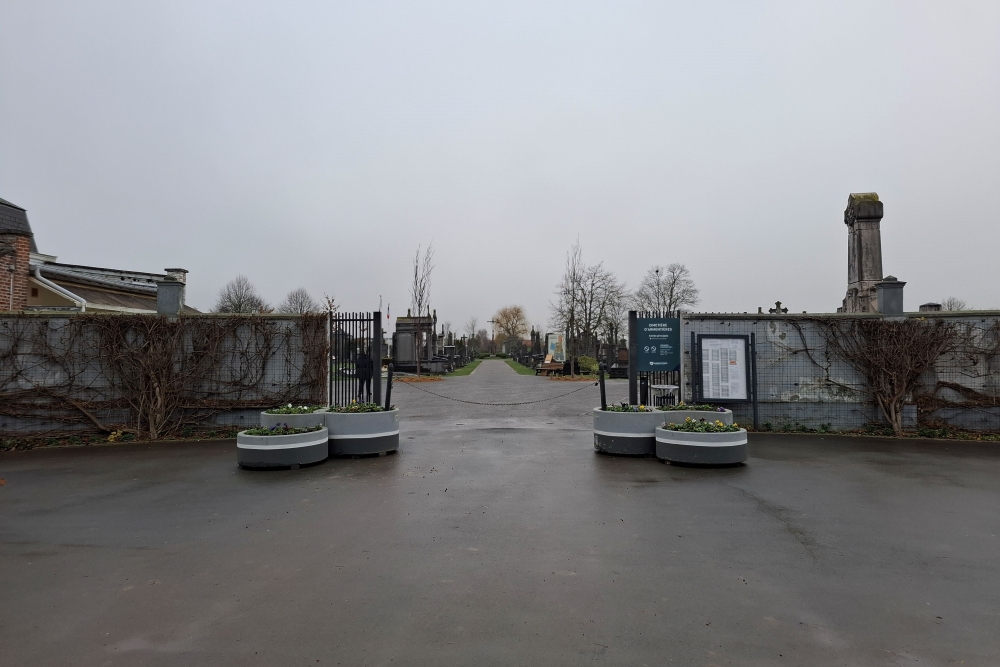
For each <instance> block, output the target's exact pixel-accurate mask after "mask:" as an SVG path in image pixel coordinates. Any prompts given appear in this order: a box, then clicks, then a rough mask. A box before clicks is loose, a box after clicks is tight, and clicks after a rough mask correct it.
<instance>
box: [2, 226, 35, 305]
mask: <svg viewBox="0 0 1000 667" xmlns="http://www.w3.org/2000/svg"><path fill="white" fill-rule="evenodd" d="M0 244H2V245H9V246H11V247H13V248H14V254H13V255H4V256H3V257H0V310H2V311H11V310H14V311H16V310H24V308H25V306H27V305H28V289H29V284H28V282H29V281H28V275H29V269H28V253H30V252H31V237H29V236H24V235H21V234H0ZM11 268H13V269H14V271H13V273H12V272H11V271H10V269H11ZM12 277H13V281H12V280H11V278H12Z"/></svg>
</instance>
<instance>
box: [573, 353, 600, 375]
mask: <svg viewBox="0 0 1000 667" xmlns="http://www.w3.org/2000/svg"><path fill="white" fill-rule="evenodd" d="M576 362H577V364H578V365H579V366H580V372H581V373H588V374H593V373H596V372H597V371H598V367H599V365H598V363H597V359H594V358H593V357H577V359H576Z"/></svg>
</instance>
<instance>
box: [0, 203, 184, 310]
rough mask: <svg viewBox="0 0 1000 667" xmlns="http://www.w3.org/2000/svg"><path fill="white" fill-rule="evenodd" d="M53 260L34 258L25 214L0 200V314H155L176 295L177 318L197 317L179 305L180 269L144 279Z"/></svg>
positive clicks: (181, 292)
mask: <svg viewBox="0 0 1000 667" xmlns="http://www.w3.org/2000/svg"><path fill="white" fill-rule="evenodd" d="M56 259H57V258H56V257H55V256H54V255H45V254H42V253H40V252H38V246H37V245H36V243H35V238H34V234H33V232H32V231H31V224H30V223H29V222H28V215H27V211H26V210H25V209H23V208H21V207H20V206H17V205H16V204H12V203H11V202H9V201H6V200H4V199H0V281H2V282H0V311H3V310H6V311H42V310H48V311H69V312H88V313H156V312H158V308H157V300H158V298H159V299H160V302H161V306H160V310H162V309H163V303H165V301H164V299H163V297H164V295H165V294H167V293H169V294H171V295H174V299H176V295H178V294H179V298H180V304H181V312H188V313H196V312H198V311H197V310H195V309H194V308H191V307H190V306H188V305H186V304H184V303H183V299H184V296H183V295H184V286H185V284H186V283H187V271H186V270H185V269H164V273H145V272H141V271H125V270H121V269H109V268H102V267H96V266H81V265H78V264H63V263H59V262H57V261H56ZM4 278H6V280H3V279H4ZM3 283H6V284H3ZM161 292H162V293H161ZM169 301H170V299H167V301H166V302H169Z"/></svg>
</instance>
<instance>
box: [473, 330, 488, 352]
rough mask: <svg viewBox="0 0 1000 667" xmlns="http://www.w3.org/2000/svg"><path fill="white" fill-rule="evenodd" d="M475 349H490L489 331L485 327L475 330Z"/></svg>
mask: <svg viewBox="0 0 1000 667" xmlns="http://www.w3.org/2000/svg"><path fill="white" fill-rule="evenodd" d="M476 349H477V350H488V349H490V332H489V331H487V330H486V329H480V330H479V331H477V332H476Z"/></svg>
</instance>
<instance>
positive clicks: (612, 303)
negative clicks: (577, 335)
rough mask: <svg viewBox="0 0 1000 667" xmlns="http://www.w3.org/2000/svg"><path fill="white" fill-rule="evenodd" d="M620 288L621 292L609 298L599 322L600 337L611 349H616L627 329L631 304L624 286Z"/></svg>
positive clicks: (630, 297)
mask: <svg viewBox="0 0 1000 667" xmlns="http://www.w3.org/2000/svg"><path fill="white" fill-rule="evenodd" d="M621 287H622V289H621V291H619V292H616V293H615V294H613V295H610V296H609V298H608V300H607V305H606V306H605V310H604V318H603V320H602V321H601V336H602V337H603V338H604V340H605V341H606V342H607V343H609V344H610V345H611V346H612V349H617V347H618V341H619V340H621V339H622V338H623V337H624V335H623V334H624V333H625V331H626V328H627V327H628V311H629V307H630V306H631V304H632V295H631V294H630V293H629V291H628V290H627V289H625V286H624V285H622V286H621Z"/></svg>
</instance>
